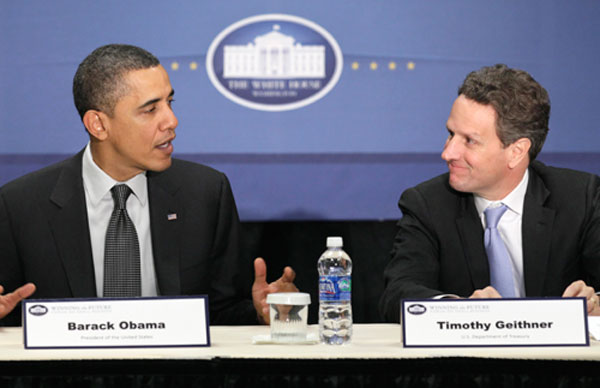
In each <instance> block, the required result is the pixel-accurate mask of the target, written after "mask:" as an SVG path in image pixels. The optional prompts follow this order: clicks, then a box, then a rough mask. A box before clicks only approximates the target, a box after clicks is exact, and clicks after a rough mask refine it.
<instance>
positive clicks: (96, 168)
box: [0, 44, 296, 325]
mask: <svg viewBox="0 0 600 388" xmlns="http://www.w3.org/2000/svg"><path fill="white" fill-rule="evenodd" d="M174 93H175V92H174V90H173V88H172V86H171V83H170V80H169V76H168V74H167V72H166V71H165V69H164V68H163V67H162V66H161V64H160V62H159V61H158V59H157V58H156V57H154V55H152V54H151V53H149V52H147V51H146V50H144V49H141V48H139V47H135V46H130V45H123V44H110V45H106V46H102V47H99V48H98V49H96V50H94V51H93V52H92V53H91V54H90V55H88V56H87V57H86V58H85V59H84V60H83V62H82V63H81V64H80V65H79V67H78V69H77V72H76V74H75V77H74V79H73V96H74V101H75V106H76V108H77V110H78V112H79V115H80V117H81V120H82V122H83V125H84V127H85V130H86V131H87V133H88V134H89V139H90V140H89V142H88V144H87V145H86V147H85V148H84V149H83V150H81V151H80V152H79V153H78V154H77V155H75V156H73V157H71V158H69V159H67V160H65V161H63V162H60V163H57V164H55V165H52V166H49V167H47V168H45V169H42V170H40V171H36V172H33V173H31V174H28V175H26V176H24V177H21V178H19V179H17V180H15V181H13V182H9V183H7V184H6V185H5V186H3V187H2V188H0V268H1V271H0V294H1V293H2V292H3V291H4V290H6V291H12V292H9V293H8V294H5V295H0V318H3V319H2V320H0V325H18V324H19V323H20V314H19V313H20V311H18V309H15V307H16V306H17V304H18V303H19V302H20V301H21V300H22V299H23V298H26V297H29V296H31V295H32V294H34V292H35V296H36V297H37V298H73V297H74V298H89V297H103V296H104V297H136V296H158V295H198V294H207V295H208V296H209V312H210V320H211V324H252V323H259V322H260V323H266V322H268V320H269V317H268V306H267V304H266V296H267V294H268V293H270V292H276V291H295V290H296V287H295V286H294V284H293V280H294V273H293V271H292V269H291V268H286V269H285V270H284V273H283V275H282V277H281V278H279V279H278V280H277V281H275V282H272V283H270V284H269V283H267V282H266V267H265V262H264V261H263V260H262V259H256V260H255V262H254V269H255V280H254V284H253V287H252V301H251V300H250V298H249V297H250V295H244V293H245V290H243V288H242V287H241V286H242V285H243V284H244V283H245V282H244V281H243V278H242V276H243V275H244V271H245V270H247V266H246V265H245V263H243V262H241V261H240V253H241V252H240V246H239V242H240V241H239V232H240V230H239V229H240V225H239V219H238V214H237V209H236V206H235V201H234V199H233V194H232V191H231V187H230V185H229V181H228V180H227V177H226V176H225V175H224V174H223V173H221V172H219V171H216V170H214V169H212V168H210V167H207V166H203V165H199V164H196V163H191V162H187V161H184V160H178V159H175V158H172V157H171V155H172V153H173V140H174V139H175V128H176V127H177V124H178V120H177V117H176V116H175V114H174V112H173V109H172V104H173V97H174Z"/></svg>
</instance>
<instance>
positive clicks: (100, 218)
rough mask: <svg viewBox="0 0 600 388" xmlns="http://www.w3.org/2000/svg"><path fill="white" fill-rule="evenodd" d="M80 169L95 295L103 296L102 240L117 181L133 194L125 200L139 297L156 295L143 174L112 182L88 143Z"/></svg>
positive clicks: (110, 212) (144, 176)
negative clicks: (136, 254)
mask: <svg viewBox="0 0 600 388" xmlns="http://www.w3.org/2000/svg"><path fill="white" fill-rule="evenodd" d="M81 171H82V176H83V187H84V190H85V204H86V208H87V216H88V224H89V230H90V240H91V244H92V257H93V260H94V273H95V278H96V293H97V295H98V296H99V297H101V296H102V295H103V288H104V242H105V238H106V229H107V228H108V222H109V220H110V216H111V214H112V211H113V208H114V202H113V198H112V194H111V192H110V189H111V188H112V187H113V186H114V185H116V184H123V183H124V184H127V186H129V187H130V188H131V191H132V195H130V196H129V198H128V199H127V213H128V214H129V217H130V218H131V220H132V221H133V225H135V229H136V232H137V235H138V241H139V244H140V268H141V271H142V273H141V281H142V296H156V295H158V292H157V285H156V273H155V271H154V257H153V254H152V238H151V234H150V207H149V205H148V185H147V183H146V174H145V173H140V174H138V175H136V176H134V177H133V178H131V179H129V180H128V181H126V182H117V181H115V180H114V179H113V178H111V177H110V176H109V175H108V174H106V173H105V172H104V171H102V169H101V168H100V167H98V165H97V164H96V163H95V162H94V160H93V158H92V152H91V149H90V144H89V143H88V145H87V146H86V147H85V151H84V153H83V160H82V170H81Z"/></svg>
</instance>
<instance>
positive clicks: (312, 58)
mask: <svg viewBox="0 0 600 388" xmlns="http://www.w3.org/2000/svg"><path fill="white" fill-rule="evenodd" d="M342 67H343V57H342V51H341V50H340V47H339V45H338V44H337V42H336V40H335V39H334V38H333V36H332V35H331V34H330V33H329V32H327V31H326V30H325V29H324V28H323V27H321V26H319V25H317V24H316V23H314V22H311V21H309V20H306V19H303V18H300V17H297V16H292V15H283V14H266V15H258V16H253V17H249V18H246V19H243V20H240V21H238V22H236V23H234V24H232V25H231V26H229V27H227V28H226V29H225V30H223V31H222V32H221V33H220V34H219V35H218V36H217V37H216V38H215V40H214V41H213V42H212V44H211V45H210V47H209V49H208V53H207V55H206V70H207V72H208V76H209V78H210V80H211V82H212V83H213V85H214V86H215V87H216V88H217V90H219V92H221V93H222V94H223V95H224V96H225V97H227V98H229V99H230V100H232V101H234V102H236V103H238V104H240V105H243V106H246V107H248V108H252V109H258V110H264V111H285V110H290V109H297V108H300V107H303V106H305V105H308V104H311V103H313V102H315V101H317V100H318V99H320V98H322V97H323V96H325V95H326V94H327V93H329V91H331V89H333V87H334V86H335V84H336V83H337V81H338V80H339V78H340V75H341V73H342Z"/></svg>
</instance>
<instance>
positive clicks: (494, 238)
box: [484, 205, 516, 298]
mask: <svg viewBox="0 0 600 388" xmlns="http://www.w3.org/2000/svg"><path fill="white" fill-rule="evenodd" d="M506 209H507V207H506V205H502V206H498V207H495V208H490V207H488V208H487V209H485V211H484V214H485V225H486V228H485V236H484V243H485V251H486V253H487V257H488V262H489V265H490V284H491V286H492V287H494V288H495V289H496V290H497V291H498V292H499V293H500V295H502V297H504V298H514V297H515V296H516V295H515V285H514V282H513V270H512V264H511V262H510V256H509V255H508V250H507V249H506V245H504V241H503V240H502V237H501V236H500V232H498V228H497V226H498V222H499V221H500V218H502V215H503V214H504V212H505V211H506Z"/></svg>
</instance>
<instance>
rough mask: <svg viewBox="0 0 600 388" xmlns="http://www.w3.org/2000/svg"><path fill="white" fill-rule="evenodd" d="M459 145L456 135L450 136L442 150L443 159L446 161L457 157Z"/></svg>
mask: <svg viewBox="0 0 600 388" xmlns="http://www.w3.org/2000/svg"><path fill="white" fill-rule="evenodd" d="M458 148H459V145H458V144H457V141H456V139H455V138H454V137H452V138H450V137H449V138H448V139H447V140H446V144H444V150H443V151H442V159H444V160H445V161H446V162H449V161H450V160H454V159H457V155H458Z"/></svg>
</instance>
